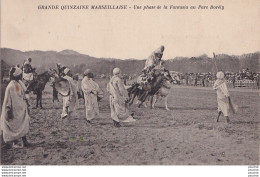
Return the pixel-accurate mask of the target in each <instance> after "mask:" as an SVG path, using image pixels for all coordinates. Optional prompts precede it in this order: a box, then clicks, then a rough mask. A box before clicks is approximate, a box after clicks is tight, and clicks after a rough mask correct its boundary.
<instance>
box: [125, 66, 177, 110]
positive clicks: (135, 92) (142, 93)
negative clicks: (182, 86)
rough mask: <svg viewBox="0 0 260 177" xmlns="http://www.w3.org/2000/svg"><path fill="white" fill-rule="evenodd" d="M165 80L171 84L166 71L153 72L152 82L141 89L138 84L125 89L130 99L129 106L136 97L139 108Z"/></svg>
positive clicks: (171, 80)
mask: <svg viewBox="0 0 260 177" xmlns="http://www.w3.org/2000/svg"><path fill="white" fill-rule="evenodd" d="M165 80H169V81H170V82H173V79H172V77H171V75H170V72H169V71H167V70H155V71H154V72H153V74H152V80H151V81H150V82H149V83H148V84H146V85H145V86H144V87H143V88H142V89H140V87H139V84H138V83H134V84H133V85H132V86H131V87H130V88H128V89H127V91H128V93H129V97H130V101H129V105H131V104H133V102H134V99H135V97H136V96H137V98H138V100H139V101H140V103H139V105H138V107H140V106H141V105H142V104H143V103H144V102H145V100H146V98H147V97H148V96H153V95H155V94H156V93H157V92H158V90H159V89H160V88H161V87H162V85H163V83H164V81H165Z"/></svg>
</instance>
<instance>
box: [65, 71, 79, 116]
mask: <svg viewBox="0 0 260 177" xmlns="http://www.w3.org/2000/svg"><path fill="white" fill-rule="evenodd" d="M64 74H65V76H64V77H63V78H64V79H66V80H67V81H68V82H69V85H70V88H69V89H70V90H69V94H68V95H66V96H63V109H62V113H61V118H62V119H65V118H67V117H68V115H69V113H72V112H74V111H75V110H76V108H77V106H78V95H77V87H76V85H75V83H74V81H73V78H72V77H71V76H72V74H71V72H70V69H69V68H66V69H64Z"/></svg>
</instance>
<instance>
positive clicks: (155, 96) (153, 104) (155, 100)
mask: <svg viewBox="0 0 260 177" xmlns="http://www.w3.org/2000/svg"><path fill="white" fill-rule="evenodd" d="M158 98H159V95H158V94H156V95H154V96H153V99H154V100H153V102H152V103H151V104H152V108H154V106H155V103H156V102H157V100H158Z"/></svg>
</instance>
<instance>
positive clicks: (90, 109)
mask: <svg viewBox="0 0 260 177" xmlns="http://www.w3.org/2000/svg"><path fill="white" fill-rule="evenodd" d="M92 78H93V74H92V73H91V72H90V70H88V69H87V70H86V71H85V72H84V78H83V80H82V82H81V89H82V91H83V93H84V100H85V108H86V118H87V120H88V121H90V120H92V119H93V118H94V117H95V116H97V115H98V114H99V108H98V101H97V95H98V93H99V92H100V91H101V90H100V88H99V85H98V84H97V83H96V82H95V81H93V79H92Z"/></svg>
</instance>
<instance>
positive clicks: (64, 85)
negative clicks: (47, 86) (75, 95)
mask: <svg viewBox="0 0 260 177" xmlns="http://www.w3.org/2000/svg"><path fill="white" fill-rule="evenodd" d="M54 86H55V88H56V90H57V92H59V93H60V94H61V95H62V96H68V95H69V93H70V83H69V81H68V80H66V79H63V78H58V79H57V80H56V81H55V82H54Z"/></svg>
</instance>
